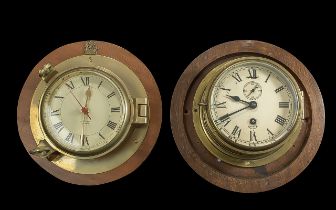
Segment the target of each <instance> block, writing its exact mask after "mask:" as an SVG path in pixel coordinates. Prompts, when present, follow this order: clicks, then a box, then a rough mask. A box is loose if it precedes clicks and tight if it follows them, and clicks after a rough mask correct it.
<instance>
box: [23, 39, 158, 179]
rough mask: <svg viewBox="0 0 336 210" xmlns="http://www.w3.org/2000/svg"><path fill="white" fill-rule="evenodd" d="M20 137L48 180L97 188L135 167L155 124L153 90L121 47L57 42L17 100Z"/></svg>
mask: <svg viewBox="0 0 336 210" xmlns="http://www.w3.org/2000/svg"><path fill="white" fill-rule="evenodd" d="M17 118H18V128H19V133H20V137H21V141H22V143H23V144H24V146H25V148H26V150H27V151H28V152H29V154H30V155H31V157H32V158H33V159H34V160H35V161H36V162H37V163H38V164H39V165H40V166H41V167H42V168H43V169H45V170H46V171H48V172H49V173H50V174H52V175H54V176H55V177H57V178H59V179H61V180H63V181H66V182H69V183H74V184H81V185H97V184H103V183H106V182H110V181H113V180H116V179H119V178H121V177H123V176H125V175H127V174H129V173H131V172H132V171H134V170H135V169H136V168H137V167H139V165H140V164H141V163H142V162H143V161H144V160H145V159H146V157H147V156H148V155H149V153H150V151H151V149H152V148H153V146H154V144H155V142H156V139H157V137H158V133H159V130H160V124H161V100H160V93H159V90H158V87H157V85H156V83H155V80H154V79H153V77H152V75H151V74H150V72H149V70H148V69H147V68H146V66H145V65H144V64H143V63H142V62H141V61H140V60H138V59H137V58H136V57H135V56H134V55H132V54H131V53H129V52H128V51H126V50H125V49H123V48H121V47H119V46H116V45H113V44H110V43H107V42H100V41H84V42H76V43H72V44H68V45H65V46H63V47H60V48H58V49H56V50H54V51H53V52H51V53H50V54H49V55H47V56H46V57H45V58H43V59H42V60H41V61H40V62H39V63H38V64H37V65H36V66H35V68H34V69H33V71H32V72H31V73H30V75H29V77H28V78H27V81H26V83H25V85H24V87H23V89H22V92H21V95H20V99H19V104H18V116H17Z"/></svg>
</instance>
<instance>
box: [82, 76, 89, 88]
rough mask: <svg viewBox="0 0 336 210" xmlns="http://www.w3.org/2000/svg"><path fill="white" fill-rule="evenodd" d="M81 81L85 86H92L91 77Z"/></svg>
mask: <svg viewBox="0 0 336 210" xmlns="http://www.w3.org/2000/svg"><path fill="white" fill-rule="evenodd" d="M81 80H82V82H83V84H84V85H85V86H87V85H89V84H90V77H85V78H83V77H81Z"/></svg>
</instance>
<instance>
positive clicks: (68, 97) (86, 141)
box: [40, 68, 129, 157]
mask: <svg viewBox="0 0 336 210" xmlns="http://www.w3.org/2000/svg"><path fill="white" fill-rule="evenodd" d="M128 112H129V108H128V101H127V95H126V93H125V91H124V89H123V87H122V85H121V83H120V82H118V80H117V79H115V78H113V77H112V76H110V75H106V74H104V73H103V72H101V71H99V70H97V69H90V68H82V69H81V68H79V69H75V70H72V71H68V72H66V73H64V74H62V75H60V76H59V77H58V78H57V79H56V80H55V81H54V82H53V83H52V84H51V85H49V87H48V88H47V90H46V91H45V93H44V96H43V97H42V100H41V111H40V117H41V122H42V125H43V129H44V132H45V133H46V135H48V137H49V138H48V139H51V141H52V142H49V143H50V144H51V145H53V146H54V148H55V149H57V150H60V151H61V152H63V153H67V154H69V155H73V156H78V157H88V156H95V155H98V154H99V155H102V154H104V153H106V152H108V151H110V150H111V149H112V148H114V147H115V146H117V145H118V144H119V143H120V141H121V138H118V136H119V135H120V134H121V133H122V131H123V129H124V128H125V124H127V120H128Z"/></svg>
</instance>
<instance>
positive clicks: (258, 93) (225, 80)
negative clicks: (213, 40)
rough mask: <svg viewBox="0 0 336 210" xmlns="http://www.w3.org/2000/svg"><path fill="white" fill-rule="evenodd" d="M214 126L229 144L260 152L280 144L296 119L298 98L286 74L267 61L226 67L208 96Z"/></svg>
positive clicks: (239, 63)
mask: <svg viewBox="0 0 336 210" xmlns="http://www.w3.org/2000/svg"><path fill="white" fill-rule="evenodd" d="M209 105H210V106H209V111H210V116H211V119H212V121H213V124H214V125H215V127H216V128H217V130H218V131H219V132H220V134H221V135H223V136H224V137H225V138H226V139H228V140H229V142H231V143H233V144H236V145H239V146H243V147H250V148H252V147H253V148H263V147H265V146H269V145H273V144H276V143H278V142H280V141H281V139H282V138H283V137H284V136H285V135H287V134H288V133H289V131H290V130H291V128H292V127H293V125H294V124H295V121H296V119H297V115H298V94H297V92H296V89H295V85H294V83H293V81H292V80H291V79H290V77H289V76H288V75H287V73H286V72H285V70H283V69H282V68H280V67H279V66H277V65H275V64H273V63H270V62H267V61H266V60H245V61H238V62H237V63H235V64H233V65H231V66H229V67H226V68H225V69H223V72H222V73H221V74H220V75H219V76H218V77H217V79H216V80H215V82H214V84H213V86H212V89H211V92H210V104H209Z"/></svg>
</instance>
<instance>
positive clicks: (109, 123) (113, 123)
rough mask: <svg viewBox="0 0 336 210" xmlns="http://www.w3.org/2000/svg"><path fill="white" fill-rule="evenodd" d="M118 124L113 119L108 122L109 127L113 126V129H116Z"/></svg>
mask: <svg viewBox="0 0 336 210" xmlns="http://www.w3.org/2000/svg"><path fill="white" fill-rule="evenodd" d="M116 126H117V123H115V122H112V121H108V123H107V127H109V128H111V129H112V130H114V129H115V128H116Z"/></svg>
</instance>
